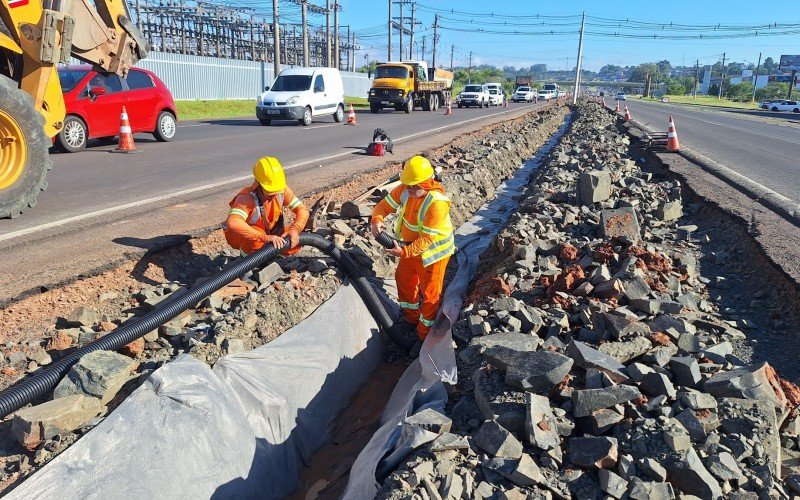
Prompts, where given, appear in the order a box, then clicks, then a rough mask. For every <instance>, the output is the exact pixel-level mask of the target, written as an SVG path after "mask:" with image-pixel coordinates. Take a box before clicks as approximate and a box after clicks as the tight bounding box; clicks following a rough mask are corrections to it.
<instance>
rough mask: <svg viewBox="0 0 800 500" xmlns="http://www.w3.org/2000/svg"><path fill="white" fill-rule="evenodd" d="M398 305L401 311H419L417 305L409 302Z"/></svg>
mask: <svg viewBox="0 0 800 500" xmlns="http://www.w3.org/2000/svg"><path fill="white" fill-rule="evenodd" d="M398 304H400V307H401V308H402V309H412V310H414V311H416V310H417V309H419V304H412V303H411V302H398Z"/></svg>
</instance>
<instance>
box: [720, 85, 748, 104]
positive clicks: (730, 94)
mask: <svg viewBox="0 0 800 500" xmlns="http://www.w3.org/2000/svg"><path fill="white" fill-rule="evenodd" d="M725 96H726V97H727V98H728V99H730V100H731V101H738V102H749V101H750V99H751V98H752V96H753V84H752V83H750V82H742V83H735V84H733V85H731V86H729V87H728V89H727V90H726V91H725Z"/></svg>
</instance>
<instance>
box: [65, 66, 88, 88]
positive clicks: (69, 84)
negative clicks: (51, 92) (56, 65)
mask: <svg viewBox="0 0 800 500" xmlns="http://www.w3.org/2000/svg"><path fill="white" fill-rule="evenodd" d="M87 74H89V71H88V70H83V69H61V70H59V71H58V79H59V81H60V82H61V91H62V92H69V91H70V90H72V89H74V88H75V86H76V85H78V84H79V83H80V81H81V80H83V77H85V76H86V75H87Z"/></svg>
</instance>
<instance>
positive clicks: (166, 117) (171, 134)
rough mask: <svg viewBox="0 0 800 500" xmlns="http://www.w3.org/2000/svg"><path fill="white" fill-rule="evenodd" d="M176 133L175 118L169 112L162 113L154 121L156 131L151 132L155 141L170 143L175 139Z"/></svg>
mask: <svg viewBox="0 0 800 500" xmlns="http://www.w3.org/2000/svg"><path fill="white" fill-rule="evenodd" d="M177 132H178V124H177V123H176V122H175V117H174V116H173V115H172V113H170V112H169V111H162V112H161V114H160V115H158V120H156V129H155V131H153V135H154V136H155V138H156V140H157V141H160V142H170V141H171V140H173V139H175V134H176V133H177Z"/></svg>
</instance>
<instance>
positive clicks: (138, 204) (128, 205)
mask: <svg viewBox="0 0 800 500" xmlns="http://www.w3.org/2000/svg"><path fill="white" fill-rule="evenodd" d="M532 106H533V105H527V106H522V107H525V108H528V107H532ZM519 110H520V107H516V108H514V109H508V110H506V111H501V112H499V113H491V114H489V115H483V116H478V117H475V118H470V119H469V120H463V121H460V122H456V123H450V124H448V125H443V126H441V127H437V128H434V129H430V130H424V131H422V132H416V133H414V134H410V135H406V136H403V137H400V138H397V139H395V140H394V142H395V143H397V142H401V141H407V140H409V139H413V138H415V137H419V136H421V135H426V134H431V133H434V132H438V131H440V130H445V129H448V128H452V127H456V126H458V125H463V124H465V123H470V122H474V121H477V120H483V119H485V118H486V117H487V116H499V115H503V114H506V113H512V112H514V111H519ZM197 125H198V126H199V125H206V124H197ZM335 125H338V124H335ZM327 126H333V124H332V125H327ZM315 128H322V127H315ZM354 153H355V151H344V152H342V153H337V154H333V155H330V156H323V157H321V158H313V159H311V160H304V161H302V162H300V163H293V164H290V165H287V166H285V167H284V169H285V170H291V169H293V168H298V167H302V166H305V165H309V164H313V163H320V162H325V161H329V160H333V159H336V158H341V157H344V156H348V155H352V154H354ZM252 178H253V176H252V175H242V176H238V177H233V178H230V179H225V180H222V181H218V182H212V183H210V184H204V185H202V186H197V187H193V188H188V189H182V190H180V191H175V192H172V193H168V194H163V195H160V196H154V197H152V198H146V199H144V200H138V201H133V202H130V203H124V204H122V205H117V206H114V207H109V208H104V209H102V210H95V211H93V212H87V213H85V214H80V215H75V216H72V217H67V218H65V219H61V220H57V221H52V222H48V223H45V224H40V225H38V226H33V227H29V228H26V229H19V230H17V231H12V232H10V233H6V234H3V235H0V241H8V240H11V239H14V238H18V237H20V236H27V235H30V234H33V233H38V232H41V231H46V230H48V229H52V228H56V227H60V226H65V225H67V224H72V223H73V222H80V221H84V220H87V219H92V218H94V217H101V216H104V215H108V214H112V213H115V212H120V211H123V210H128V209H131V208H137V207H141V206H143V205H148V204H150V203H158V202H160V201H166V200H169V199H171V198H177V197H180V196H185V195H187V194H192V193H197V192H199V191H205V190H207V189H213V188H217V187H222V186H225V185H228V184H233V183H239V182H243V181H246V180H249V179H252Z"/></svg>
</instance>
